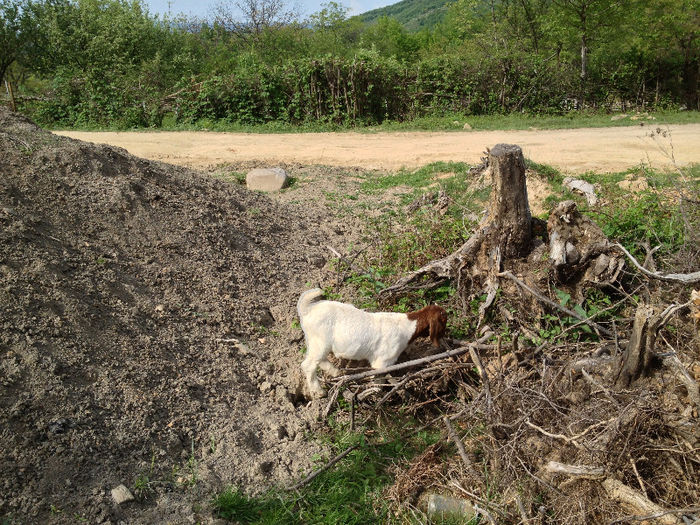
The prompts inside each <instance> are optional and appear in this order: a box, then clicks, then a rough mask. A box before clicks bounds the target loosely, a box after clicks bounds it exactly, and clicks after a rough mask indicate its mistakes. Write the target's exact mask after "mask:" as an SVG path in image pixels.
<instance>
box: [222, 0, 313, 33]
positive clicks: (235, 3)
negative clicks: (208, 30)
mask: <svg viewBox="0 0 700 525" xmlns="http://www.w3.org/2000/svg"><path fill="white" fill-rule="evenodd" d="M298 18H299V14H298V12H297V11H296V10H295V9H287V6H286V5H285V3H284V0H225V1H223V2H221V3H219V4H217V6H216V7H215V8H214V23H215V24H216V25H218V26H221V27H223V28H224V29H225V30H227V31H232V32H234V33H236V34H237V35H238V36H240V37H242V38H244V39H246V40H247V39H249V38H250V37H251V36H252V38H253V39H254V40H257V39H258V37H259V36H260V35H261V34H262V33H263V32H264V31H265V30H268V29H279V28H281V27H284V26H286V25H289V24H291V23H293V22H294V21H296V20H297V19H298Z"/></svg>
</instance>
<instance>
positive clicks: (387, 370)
mask: <svg viewBox="0 0 700 525" xmlns="http://www.w3.org/2000/svg"><path fill="white" fill-rule="evenodd" d="M492 335H493V334H492V333H491V332H489V333H488V334H486V335H484V336H483V337H481V338H480V339H477V341H476V342H475V343H469V344H468V345H466V346H461V347H459V348H455V349H453V350H448V351H447V352H442V353H441V354H434V355H429V356H427V357H421V358H419V359H413V360H412V361H405V362H403V363H398V364H396V365H391V366H387V367H386V368H378V369H376V370H367V371H366V372H359V373H357V374H352V375H349V376H340V377H338V378H337V379H336V383H337V384H338V385H339V384H343V383H347V382H349V381H356V380H358V379H364V378H366V377H371V376H377V375H382V374H388V373H391V372H396V371H397V370H403V369H404V368H410V367H412V366H419V365H424V364H426V363H432V362H433V361H437V360H439V359H446V358H448V357H456V356H458V355H462V354H465V353H467V352H469V350H470V349H472V348H476V349H479V350H493V349H494V348H495V347H496V345H487V344H483V342H484V341H488V339H489V338H490V337H491V336H492Z"/></svg>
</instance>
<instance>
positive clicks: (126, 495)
mask: <svg viewBox="0 0 700 525" xmlns="http://www.w3.org/2000/svg"><path fill="white" fill-rule="evenodd" d="M112 499H113V500H114V503H116V504H117V505H121V504H122V503H126V502H128V501H133V499H134V495H133V494H132V493H131V491H130V490H129V489H128V488H126V487H125V486H124V485H119V486H118V487H115V488H113V489H112Z"/></svg>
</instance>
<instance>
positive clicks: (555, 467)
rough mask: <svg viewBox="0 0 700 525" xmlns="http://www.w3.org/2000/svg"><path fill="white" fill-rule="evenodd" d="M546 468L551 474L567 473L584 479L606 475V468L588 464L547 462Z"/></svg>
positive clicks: (600, 477) (599, 477)
mask: <svg viewBox="0 0 700 525" xmlns="http://www.w3.org/2000/svg"><path fill="white" fill-rule="evenodd" d="M545 470H546V471H547V472H549V473H551V474H565V475H567V476H572V477H576V478H583V479H602V478H604V477H605V469H604V468H602V467H589V466H586V465H566V464H564V463H559V462H558V461H550V462H549V463H547V466H546V467H545Z"/></svg>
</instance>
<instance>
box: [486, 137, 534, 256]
mask: <svg viewBox="0 0 700 525" xmlns="http://www.w3.org/2000/svg"><path fill="white" fill-rule="evenodd" d="M489 166H490V167H491V179H492V181H493V187H492V189H491V201H490V204H489V214H488V216H487V218H486V219H485V222H486V223H487V224H488V225H489V226H490V239H485V244H486V245H488V246H498V247H500V249H501V253H502V254H503V257H505V258H506V259H517V258H519V257H525V256H527V254H528V253H530V247H531V244H532V215H531V214H530V203H529V201H528V198H527V184H526V180H525V159H524V158H523V152H522V150H521V149H520V147H519V146H516V145H514V144H496V146H494V147H493V149H492V150H491V151H490V152H489Z"/></svg>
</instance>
